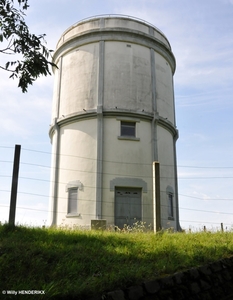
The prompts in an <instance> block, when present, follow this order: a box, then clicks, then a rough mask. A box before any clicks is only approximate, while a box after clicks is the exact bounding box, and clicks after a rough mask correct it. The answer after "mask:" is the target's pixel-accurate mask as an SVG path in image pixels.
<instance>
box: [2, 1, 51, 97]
mask: <svg viewBox="0 0 233 300" xmlns="http://www.w3.org/2000/svg"><path fill="white" fill-rule="evenodd" d="M17 2H18V6H19V8H15V6H14V0H1V1H0V42H1V43H3V42H4V45H6V46H4V47H3V48H2V49H1V48H0V53H1V54H7V55H16V56H17V58H18V56H20V57H21V58H20V59H18V60H14V61H8V62H7V63H6V64H5V67H3V66H0V68H2V69H4V70H6V71H8V72H11V73H12V74H11V75H10V78H13V79H15V78H17V79H18V80H19V83H18V87H20V88H21V90H22V92H23V93H25V92H27V89H28V86H29V85H32V84H33V82H34V81H35V80H36V79H37V78H38V77H39V76H40V75H44V76H47V75H51V73H50V69H49V67H56V65H55V64H54V63H52V62H51V61H49V59H50V58H51V50H48V49H47V47H46V46H45V34H42V35H38V36H37V35H35V34H32V33H30V31H29V28H28V26H27V24H26V23H25V20H24V17H25V13H24V11H25V10H27V8H28V7H29V5H28V0H17Z"/></svg>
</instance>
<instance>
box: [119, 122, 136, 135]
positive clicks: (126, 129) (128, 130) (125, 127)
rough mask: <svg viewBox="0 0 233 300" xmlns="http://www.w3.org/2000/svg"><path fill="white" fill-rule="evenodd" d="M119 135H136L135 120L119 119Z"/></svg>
mask: <svg viewBox="0 0 233 300" xmlns="http://www.w3.org/2000/svg"><path fill="white" fill-rule="evenodd" d="M121 136H132V137H136V122H126V121H121Z"/></svg>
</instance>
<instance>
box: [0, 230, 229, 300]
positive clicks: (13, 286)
mask: <svg viewBox="0 0 233 300" xmlns="http://www.w3.org/2000/svg"><path fill="white" fill-rule="evenodd" d="M231 255H233V233H232V232H226V233H221V232H216V233H207V232H206V233H205V232H199V233H169V232H164V233H159V234H153V233H151V232H150V233H139V232H132V233H127V232H126V233H119V232H108V231H81V230H67V229H66V230H59V229H41V228H26V227H21V226H19V227H15V228H11V227H9V226H7V225H1V226H0V287H1V289H2V290H45V293H46V296H45V297H44V298H43V296H39V295H38V296H34V297H35V298H36V299H50V298H51V299H53V298H54V299H59V296H60V297H64V296H67V299H72V297H74V298H75V297H76V298H78V299H87V298H88V297H90V296H92V295H96V294H101V293H103V292H107V291H111V290H115V289H118V288H125V287H127V286H130V285H134V284H136V283H141V282H143V281H145V280H147V279H148V280H150V279H155V278H157V277H159V276H164V275H166V274H172V273H175V272H177V271H181V270H184V269H188V268H190V267H196V266H198V265H203V264H206V263H209V262H212V261H216V260H218V259H221V258H224V257H228V256H231ZM0 292H1V290H0ZM68 295H69V296H68ZM0 298H1V295H0ZM1 299H2V298H1ZM6 299H16V297H15V296H14V295H12V296H10V295H7V296H6ZM17 299H18V298H17ZM22 299H27V296H25V295H22ZM31 299H32V297H31Z"/></svg>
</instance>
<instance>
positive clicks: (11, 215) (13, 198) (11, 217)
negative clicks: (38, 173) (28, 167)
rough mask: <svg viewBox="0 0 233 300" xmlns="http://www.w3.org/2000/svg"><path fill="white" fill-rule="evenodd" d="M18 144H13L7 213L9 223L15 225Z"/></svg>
mask: <svg viewBox="0 0 233 300" xmlns="http://www.w3.org/2000/svg"><path fill="white" fill-rule="evenodd" d="M20 150H21V146H20V145H15V155H14V165H13V175H12V184H11V202H10V213H9V225H12V226H14V225H15V210H16V199H17V188H18V178H19V161H20Z"/></svg>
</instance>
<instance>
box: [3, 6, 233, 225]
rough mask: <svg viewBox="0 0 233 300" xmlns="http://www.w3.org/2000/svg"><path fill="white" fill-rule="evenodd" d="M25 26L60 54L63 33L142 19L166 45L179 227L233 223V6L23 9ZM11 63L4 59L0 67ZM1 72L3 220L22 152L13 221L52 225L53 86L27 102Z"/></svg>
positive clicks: (43, 86)
mask: <svg viewBox="0 0 233 300" xmlns="http://www.w3.org/2000/svg"><path fill="white" fill-rule="evenodd" d="M29 3H30V8H29V10H28V13H27V18H26V20H27V22H28V24H29V26H30V28H31V31H33V32H34V33H36V34H41V33H46V35H47V36H46V40H47V45H48V47H49V48H50V49H55V48H56V43H57V41H58V39H59V37H60V36H61V34H62V33H63V32H64V31H65V30H66V29H67V28H68V27H69V26H71V25H73V24H74V23H76V22H78V21H79V20H81V19H84V18H87V17H90V16H94V15H99V14H124V15H129V16H134V17H138V18H141V19H144V20H145V21H148V22H150V23H152V24H153V25H155V26H156V27H158V28H159V29H160V30H162V31H163V33H164V34H165V35H166V36H167V38H168V40H169V41H170V43H171V46H172V50H173V53H174V55H175V57H176V63H177V67H176V73H175V76H174V84H175V102H176V120H177V127H178V130H179V139H178V141H177V159H178V175H179V203H180V223H181V226H182V227H183V228H193V229H195V228H196V229H200V228H202V227H203V225H206V226H207V228H210V229H213V228H219V226H220V223H224V227H226V226H227V227H228V229H229V228H231V225H232V224H233V218H232V215H233V195H232V191H231V190H232V186H233V118H232V113H233V0H204V1H203V0H195V1H187V0H177V1H174V0H129V1H125V0H124V1H122V0H117V1H115V0H108V1H107V0H105V1H104V0H99V1H95V0H89V1H86V0H83V1H82V0H79V1H75V0H59V1H58V0H40V1H35V0H31V1H29ZM6 59H8V57H3V56H1V57H0V63H1V64H4V63H5V61H6ZM8 76H9V75H8V74H7V73H6V72H4V71H1V70H0V95H1V101H0V128H1V131H0V221H1V222H4V221H6V220H8V215H9V202H10V189H11V175H12V161H13V155H14V145H15V144H20V145H21V146H22V152H21V166H20V180H19V189H18V191H19V194H18V199H17V206H18V207H17V213H16V221H17V222H19V223H21V224H27V225H43V224H44V223H45V224H46V222H47V220H48V201H49V197H48V196H49V179H50V160H51V144H50V140H49V137H48V130H49V124H50V122H51V120H50V116H51V105H52V94H53V77H52V76H51V77H42V78H40V79H39V80H38V81H37V82H36V83H35V84H34V85H33V86H32V87H30V88H29V90H28V93H27V94H22V93H21V91H20V90H19V89H18V88H17V82H16V81H13V80H11V79H8Z"/></svg>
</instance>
